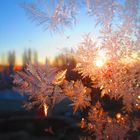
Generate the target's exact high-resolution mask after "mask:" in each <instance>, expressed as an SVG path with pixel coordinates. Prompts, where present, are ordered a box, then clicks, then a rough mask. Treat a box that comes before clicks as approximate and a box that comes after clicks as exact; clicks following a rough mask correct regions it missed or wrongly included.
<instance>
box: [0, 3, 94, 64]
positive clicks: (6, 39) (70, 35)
mask: <svg viewBox="0 0 140 140" xmlns="http://www.w3.org/2000/svg"><path fill="white" fill-rule="evenodd" d="M30 1H31V0H30ZM23 2H28V0H0V63H4V62H2V61H3V60H2V56H5V55H6V54H7V52H8V51H12V50H14V51H15V52H16V56H17V64H21V63H22V60H21V58H22V54H23V51H24V49H28V48H31V49H32V50H36V51H37V52H38V55H39V61H40V62H44V61H45V58H46V56H48V57H49V58H53V57H54V56H56V55H57V54H58V53H60V52H61V49H62V48H65V47H69V48H70V47H74V46H76V45H77V44H78V43H79V42H80V41H81V40H82V37H83V35H84V34H86V33H89V32H91V31H92V33H93V34H96V33H95V32H96V31H95V29H94V21H92V22H91V18H89V17H87V16H85V12H84V10H83V8H81V11H80V14H79V16H78V21H77V25H76V26H74V27H73V29H66V30H64V33H63V34H59V33H54V34H51V33H50V31H44V30H43V28H42V27H41V26H38V25H37V24H36V23H35V22H31V21H30V20H29V18H28V16H27V14H26V11H25V9H23V8H22V7H21V3H23ZM82 10H83V11H82ZM5 61H6V58H5Z"/></svg>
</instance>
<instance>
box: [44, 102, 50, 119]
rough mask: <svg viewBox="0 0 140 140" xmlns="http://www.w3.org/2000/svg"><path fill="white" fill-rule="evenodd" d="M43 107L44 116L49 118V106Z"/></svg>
mask: <svg viewBox="0 0 140 140" xmlns="http://www.w3.org/2000/svg"><path fill="white" fill-rule="evenodd" d="M43 107H44V114H45V116H46V117H47V116H48V108H49V106H48V105H46V104H44V105H43Z"/></svg>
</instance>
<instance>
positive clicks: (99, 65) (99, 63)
mask: <svg viewBox="0 0 140 140" xmlns="http://www.w3.org/2000/svg"><path fill="white" fill-rule="evenodd" d="M95 63H96V66H97V67H102V66H103V64H104V63H103V61H102V60H101V59H99V60H96V62H95Z"/></svg>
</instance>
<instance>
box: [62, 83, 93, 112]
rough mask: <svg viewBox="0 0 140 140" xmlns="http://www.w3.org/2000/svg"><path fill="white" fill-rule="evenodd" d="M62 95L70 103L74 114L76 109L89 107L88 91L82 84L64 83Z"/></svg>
mask: <svg viewBox="0 0 140 140" xmlns="http://www.w3.org/2000/svg"><path fill="white" fill-rule="evenodd" d="M63 91H64V93H65V95H66V96H68V97H69V98H70V100H71V101H72V104H71V105H72V106H73V108H74V113H75V112H76V111H77V110H78V109H82V110H83V109H85V108H86V107H88V106H90V101H91V98H90V94H89V92H88V91H89V90H88V89H87V88H86V87H85V86H84V85H83V84H82V82H81V81H76V82H74V81H70V82H68V81H66V82H65V84H64V90H63Z"/></svg>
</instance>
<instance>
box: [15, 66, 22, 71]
mask: <svg viewBox="0 0 140 140" xmlns="http://www.w3.org/2000/svg"><path fill="white" fill-rule="evenodd" d="M21 69H22V66H19V65H16V66H14V71H20V70H21Z"/></svg>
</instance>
